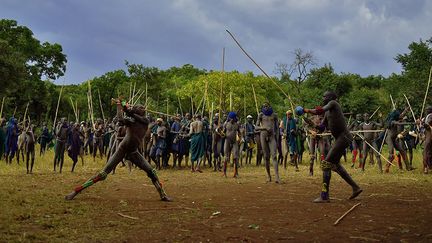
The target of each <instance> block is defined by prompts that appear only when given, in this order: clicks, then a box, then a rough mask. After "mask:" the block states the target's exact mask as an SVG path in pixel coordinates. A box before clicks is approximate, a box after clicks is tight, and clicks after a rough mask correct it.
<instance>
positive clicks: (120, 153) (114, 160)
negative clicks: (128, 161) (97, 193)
mask: <svg viewBox="0 0 432 243" xmlns="http://www.w3.org/2000/svg"><path fill="white" fill-rule="evenodd" d="M125 155H126V151H125V149H124V148H122V147H119V148H118V149H117V151H116V152H115V153H114V154H113V155H112V156H111V158H110V160H109V161H108V163H107V164H106V165H105V168H104V169H103V170H102V171H100V172H99V173H97V174H96V175H94V176H92V177H91V178H90V179H88V180H87V181H86V182H84V183H83V184H82V185H80V186H78V187H76V188H75V189H74V190H73V191H72V192H71V193H70V194H68V195H66V197H65V199H66V200H72V199H74V197H75V196H76V195H78V193H80V192H81V191H82V190H84V189H86V188H87V187H89V186H92V185H93V184H95V183H96V182H98V181H102V180H105V179H106V177H107V175H108V174H109V173H110V172H111V171H112V170H113V169H114V168H115V167H116V166H117V164H118V163H120V161H121V160H122V159H123V158H124V157H125Z"/></svg>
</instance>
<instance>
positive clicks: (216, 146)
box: [212, 113, 225, 171]
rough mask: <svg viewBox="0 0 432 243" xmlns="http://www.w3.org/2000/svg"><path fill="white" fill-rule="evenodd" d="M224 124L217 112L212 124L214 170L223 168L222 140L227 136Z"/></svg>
mask: <svg viewBox="0 0 432 243" xmlns="http://www.w3.org/2000/svg"><path fill="white" fill-rule="evenodd" d="M222 129H223V128H222V124H221V121H220V119H219V114H218V113H216V114H215V117H214V118H213V124H212V133H213V134H212V145H213V162H214V168H213V169H214V171H217V170H219V171H220V170H221V167H222V166H221V163H222V149H223V148H222V140H223V137H224V136H225V135H224V133H223V130H222Z"/></svg>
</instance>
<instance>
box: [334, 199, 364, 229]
mask: <svg viewBox="0 0 432 243" xmlns="http://www.w3.org/2000/svg"><path fill="white" fill-rule="evenodd" d="M360 204H361V203H357V204H356V205H354V206H352V207H351V208H350V209H349V210H348V211H346V212H345V213H344V214H343V215H342V216H340V217H339V218H338V219H337V220H336V221H335V222H334V224H333V225H334V226H336V225H338V224H339V222H340V221H341V220H342V219H343V218H345V216H347V215H348V214H349V213H350V212H352V211H353V210H354V209H355V208H356V207H357V206H359V205H360Z"/></svg>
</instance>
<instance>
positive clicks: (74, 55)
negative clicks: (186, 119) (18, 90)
mask: <svg viewBox="0 0 432 243" xmlns="http://www.w3.org/2000/svg"><path fill="white" fill-rule="evenodd" d="M0 6H1V7H0V16H1V17H2V18H8V19H15V20H17V21H18V24H19V25H25V26H27V27H29V28H30V29H31V30H32V31H33V32H34V34H35V36H36V38H37V39H39V40H41V41H48V42H51V43H54V42H56V43H59V44H61V45H62V46H63V50H64V53H65V54H66V55H67V58H68V63H67V71H66V75H65V77H64V79H63V78H61V79H60V80H57V81H56V83H62V82H63V80H64V81H65V82H66V83H80V82H82V81H85V80H87V79H90V78H93V77H95V76H100V75H102V74H104V73H106V72H108V71H112V70H116V69H124V68H125V65H124V61H125V60H128V61H129V62H130V63H139V64H143V65H145V66H155V67H158V68H161V69H166V68H169V67H172V66H181V65H183V64H187V63H190V64H192V65H194V66H196V67H199V68H204V69H207V70H210V69H221V66H222V64H221V59H222V58H221V56H222V48H223V47H225V48H226V55H225V60H226V61H225V69H226V70H239V71H241V72H244V71H247V70H251V71H253V72H255V73H257V74H258V73H259V71H258V70H257V68H255V67H254V66H253V64H252V63H251V62H250V61H249V60H248V59H247V58H246V57H245V56H244V55H243V54H242V53H241V51H240V50H239V49H238V47H237V46H235V43H234V42H233V41H232V39H231V38H230V37H229V36H228V35H227V33H226V32H225V29H229V30H230V31H231V32H232V33H233V34H234V35H235V36H236V37H237V39H238V40H239V41H240V42H241V43H242V45H243V47H244V48H245V49H246V50H248V52H249V53H250V54H251V55H252V56H253V57H254V58H255V59H256V61H257V62H258V63H259V64H261V65H262V67H263V68H264V70H266V71H267V72H268V73H273V72H274V70H275V64H276V63H287V64H289V63H291V62H292V61H293V57H294V56H293V51H294V50H295V49H297V48H300V49H302V50H305V51H312V52H313V54H314V56H315V58H316V59H317V61H318V65H323V64H325V63H331V64H332V65H333V67H334V68H335V70H336V71H337V72H351V73H358V74H360V75H362V76H367V75H376V74H382V75H384V76H388V75H389V74H391V73H393V72H395V73H398V72H400V66H399V65H398V64H397V63H396V62H395V61H394V59H393V58H394V57H395V56H396V54H398V53H406V52H407V51H408V50H407V46H408V45H409V43H411V42H413V41H419V40H420V39H423V40H425V39H428V38H430V37H432V27H431V23H432V1H427V0H369V1H367V0H301V1H300V0H219V1H217V0H172V1H169V0H159V1H157V0H124V1H118V0H92V1H88V0H0Z"/></svg>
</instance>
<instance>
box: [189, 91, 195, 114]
mask: <svg viewBox="0 0 432 243" xmlns="http://www.w3.org/2000/svg"><path fill="white" fill-rule="evenodd" d="M190 101H191V111H192V116H193V115H194V114H195V113H194V105H193V98H192V96H191V97H190Z"/></svg>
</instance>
